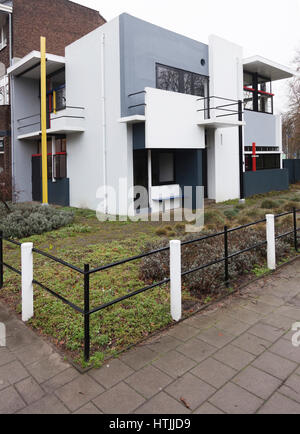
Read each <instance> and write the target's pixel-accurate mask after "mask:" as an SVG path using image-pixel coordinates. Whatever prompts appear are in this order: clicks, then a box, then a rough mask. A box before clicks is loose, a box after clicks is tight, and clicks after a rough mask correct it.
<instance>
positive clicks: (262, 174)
mask: <svg viewBox="0 0 300 434" xmlns="http://www.w3.org/2000/svg"><path fill="white" fill-rule="evenodd" d="M288 188H289V172H288V170H287V169H272V170H258V171H257V172H245V173H244V193H245V197H250V196H253V195H255V194H262V193H268V192H270V191H282V190H288Z"/></svg>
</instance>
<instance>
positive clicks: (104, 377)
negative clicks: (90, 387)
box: [89, 359, 134, 389]
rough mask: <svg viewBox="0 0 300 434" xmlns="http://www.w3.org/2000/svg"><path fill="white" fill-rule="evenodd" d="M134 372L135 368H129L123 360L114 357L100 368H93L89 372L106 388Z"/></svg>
mask: <svg viewBox="0 0 300 434" xmlns="http://www.w3.org/2000/svg"><path fill="white" fill-rule="evenodd" d="M133 372H134V371H133V369H131V368H129V366H127V365H125V363H123V362H121V360H118V359H114V360H110V361H109V362H108V363H107V364H106V365H104V366H103V367H102V368H100V369H93V370H92V371H90V372H89V375H90V376H91V377H92V378H93V379H94V380H96V381H97V382H98V383H100V384H101V385H102V386H104V387H105V388H106V389H109V388H110V387H112V386H115V385H116V384H117V383H119V382H120V381H122V380H124V379H125V378H127V377H129V375H131V374H132V373H133Z"/></svg>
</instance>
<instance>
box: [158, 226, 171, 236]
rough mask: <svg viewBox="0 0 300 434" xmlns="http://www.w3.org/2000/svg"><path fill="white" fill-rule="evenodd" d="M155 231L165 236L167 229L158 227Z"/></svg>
mask: <svg viewBox="0 0 300 434" xmlns="http://www.w3.org/2000/svg"><path fill="white" fill-rule="evenodd" d="M155 233H156V235H159V236H162V235H164V236H166V235H167V234H168V231H167V230H166V229H165V228H158V229H156V231H155Z"/></svg>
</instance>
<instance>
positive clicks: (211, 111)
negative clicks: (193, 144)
mask: <svg viewBox="0 0 300 434" xmlns="http://www.w3.org/2000/svg"><path fill="white" fill-rule="evenodd" d="M197 102H198V103H199V105H200V106H201V108H198V109H197V112H198V113H203V118H204V119H205V120H206V119H218V118H225V117H229V116H230V117H235V118H236V120H240V121H242V115H243V111H242V101H238V100H234V99H230V98H223V97H220V96H208V97H205V98H199V99H197Z"/></svg>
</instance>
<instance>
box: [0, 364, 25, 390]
mask: <svg viewBox="0 0 300 434" xmlns="http://www.w3.org/2000/svg"><path fill="white" fill-rule="evenodd" d="M28 376H29V373H28V372H27V371H26V369H25V368H24V367H23V366H22V365H21V363H20V362H18V361H14V362H10V363H8V364H6V365H4V366H1V367H0V389H4V388H5V387H7V386H10V385H13V384H15V383H17V382H19V381H21V380H23V379H24V378H26V377H28Z"/></svg>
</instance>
